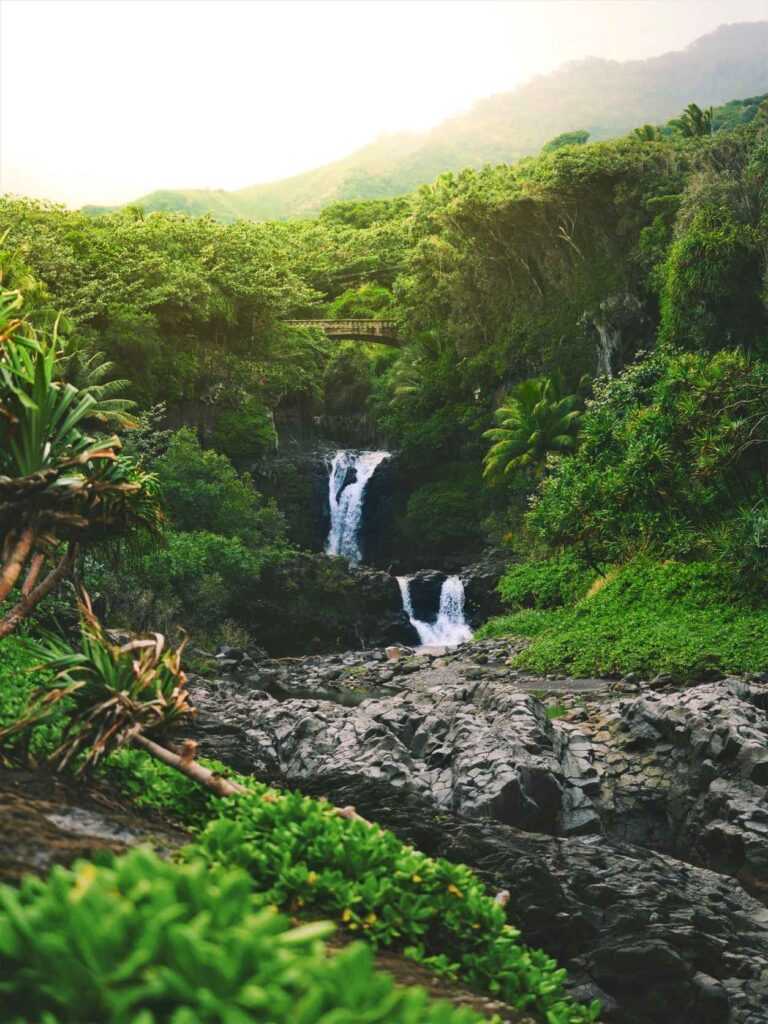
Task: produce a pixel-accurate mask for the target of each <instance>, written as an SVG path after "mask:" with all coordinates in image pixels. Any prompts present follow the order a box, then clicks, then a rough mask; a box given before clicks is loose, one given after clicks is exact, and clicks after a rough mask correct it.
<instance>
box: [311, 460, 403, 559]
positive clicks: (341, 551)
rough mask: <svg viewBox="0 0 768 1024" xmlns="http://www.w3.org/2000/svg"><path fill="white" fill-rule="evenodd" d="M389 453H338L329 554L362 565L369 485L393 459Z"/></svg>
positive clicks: (332, 472)
mask: <svg viewBox="0 0 768 1024" xmlns="http://www.w3.org/2000/svg"><path fill="white" fill-rule="evenodd" d="M389 454H390V453H389V452H355V451H347V450H342V451H338V452H336V454H335V456H334V457H333V462H332V463H331V466H330V473H329V477H328V504H329V506H330V510H331V528H330V530H329V531H328V540H327V542H326V545H325V550H326V553H327V554H329V555H342V556H343V557H344V558H348V559H349V560H350V562H355V563H357V562H360V561H361V560H362V552H361V550H360V526H361V524H362V520H363V499H364V496H365V486H366V484H367V483H368V481H369V480H370V479H371V477H372V476H373V474H374V473H375V471H376V467H377V466H378V465H379V464H380V463H382V462H383V461H384V459H387V458H389Z"/></svg>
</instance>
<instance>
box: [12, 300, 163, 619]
mask: <svg viewBox="0 0 768 1024" xmlns="http://www.w3.org/2000/svg"><path fill="white" fill-rule="evenodd" d="M22 304H23V298H22V295H21V293H20V292H19V291H10V290H8V289H5V288H2V286H1V285H0V606H2V603H3V602H5V601H6V600H8V599H9V598H10V597H12V595H13V592H14V591H16V590H18V594H17V601H16V603H15V604H14V605H13V606H12V607H11V608H10V609H9V610H6V611H4V612H2V611H0V638H2V637H4V636H7V635H8V634H9V633H11V632H13V630H15V629H16V628H17V627H18V625H19V624H20V623H21V622H22V621H23V620H24V619H25V618H26V617H27V616H28V615H29V614H30V613H31V612H32V610H33V609H34V608H35V607H36V606H37V605H38V604H39V603H40V601H42V600H43V598H44V597H46V596H47V595H48V594H49V593H50V592H51V591H52V590H53V589H54V587H56V586H57V584H58V583H59V582H60V581H61V580H63V579H64V578H65V577H66V576H67V575H68V574H69V573H70V572H71V571H72V569H73V567H74V565H75V562H76V558H77V555H78V552H79V551H80V550H81V549H82V548H83V546H85V545H88V544H93V543H96V542H99V541H104V540H112V539H114V538H115V537H117V536H120V535H121V534H124V533H126V532H129V531H131V530H133V529H135V528H137V527H144V528H149V529H155V528H157V527H158V525H159V522H160V510H159V505H158V503H157V500H156V492H157V486H156V480H155V478H154V476H152V475H151V474H148V473H146V472H144V471H143V470H141V469H140V468H139V467H138V466H137V465H136V464H135V463H134V462H133V461H132V460H130V459H127V458H125V457H124V456H122V455H121V454H120V441H119V439H118V438H117V437H100V436H92V435H91V434H90V433H87V432H86V429H85V428H86V424H87V423H88V421H89V420H92V419H93V415H94V410H95V409H97V408H98V400H97V398H96V397H95V396H94V394H92V393H89V391H88V390H87V389H86V390H80V389H79V388H77V387H75V386H74V385H73V384H71V383H65V382H64V381H62V380H61V379H60V374H59V368H60V365H61V359H62V354H63V352H62V344H61V341H60V339H59V337H58V334H57V331H56V329H55V328H54V330H53V332H52V334H51V335H50V336H48V337H44V336H39V335H37V334H36V333H35V331H34V330H33V329H32V327H31V326H30V324H29V323H28V322H27V321H26V320H25V319H24V317H23V315H22V313H21V308H22Z"/></svg>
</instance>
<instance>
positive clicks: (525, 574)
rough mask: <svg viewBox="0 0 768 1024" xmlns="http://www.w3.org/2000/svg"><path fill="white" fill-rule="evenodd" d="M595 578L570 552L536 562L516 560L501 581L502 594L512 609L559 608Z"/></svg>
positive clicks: (580, 595) (577, 595)
mask: <svg viewBox="0 0 768 1024" xmlns="http://www.w3.org/2000/svg"><path fill="white" fill-rule="evenodd" d="M594 579H595V573H594V570H590V569H589V568H588V567H587V566H586V565H585V564H584V563H583V562H582V561H581V560H580V559H579V558H578V556H577V555H575V554H574V553H573V552H571V551H567V552H565V553H564V554H562V555H557V556H555V557H554V558H548V559H542V560H541V561H536V562H513V563H512V564H511V565H510V566H509V568H508V569H507V571H506V572H505V573H504V575H503V576H502V577H501V579H500V580H499V588H498V589H499V594H500V596H501V599H502V600H503V602H504V604H506V605H508V606H509V607H511V608H559V607H560V606H562V605H569V604H573V603H574V602H575V601H577V600H578V599H579V598H580V597H583V596H584V594H585V592H586V591H587V589H588V588H589V586H590V585H591V583H592V582H593V581H594Z"/></svg>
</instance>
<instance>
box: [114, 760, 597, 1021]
mask: <svg viewBox="0 0 768 1024" xmlns="http://www.w3.org/2000/svg"><path fill="white" fill-rule="evenodd" d="M201 763H203V764H205V765H206V766H207V767H208V768H210V769H211V770H213V771H221V772H226V768H225V767H224V766H223V765H221V764H218V763H216V762H214V761H210V760H205V759H203V760H202V762H201ZM104 770H106V771H107V772H108V773H109V774H110V776H111V777H112V779H113V780H115V781H117V782H118V784H119V785H120V787H121V788H122V789H123V791H124V792H126V793H127V794H129V795H131V796H132V797H134V798H138V800H139V801H140V803H141V804H142V805H143V806H150V807H158V808H160V809H163V810H165V811H170V812H172V813H175V814H177V815H179V814H181V815H182V816H183V818H184V820H185V821H186V822H187V823H189V824H193V825H195V826H198V825H200V824H201V823H202V822H204V821H206V820H207V822H208V824H207V825H206V826H205V827H204V828H203V829H202V831H201V832H200V834H199V835H198V838H197V839H196V840H195V841H194V842H193V843H192V844H191V845H189V846H187V847H186V848H185V849H184V851H183V857H184V859H185V861H188V862H199V861H201V860H202V861H203V862H204V863H205V864H206V865H207V866H209V867H211V868H216V867H220V866H222V865H223V866H225V867H227V868H230V867H240V868H245V869H246V870H247V871H248V873H249V875H250V876H251V879H252V884H253V885H254V887H255V889H256V890H257V892H258V893H259V896H258V899H259V901H260V902H262V903H266V904H268V905H271V904H275V905H277V906H279V907H280V908H281V909H283V910H286V911H290V912H291V913H293V914H296V913H301V914H302V915H322V916H323V917H333V918H335V919H336V921H337V922H338V923H339V924H341V925H342V926H343V927H344V928H345V929H346V930H348V931H351V932H352V933H358V934H360V935H361V936H364V937H365V938H366V940H367V941H368V942H370V943H372V944H374V945H383V946H395V947H398V948H403V949H404V950H405V952H406V953H407V954H408V955H409V956H411V957H413V958H414V959H417V960H419V961H421V962H423V963H425V964H426V965H428V966H433V967H435V968H436V969H442V968H445V967H446V966H447V965H448V964H451V965H452V971H451V973H452V974H456V975H457V976H458V977H460V978H462V979H464V980H466V981H467V982H468V983H469V984H471V985H473V986H475V987H477V988H479V989H483V990H487V991H490V992H492V993H495V994H497V995H498V996H499V997H500V998H503V999H506V1000H508V1001H510V1002H512V1003H516V1004H518V1005H520V1006H527V1005H535V1006H536V1007H538V1008H539V1009H542V1010H544V1015H545V1018H546V1020H547V1021H548V1024H580V1022H583V1021H591V1020H595V1019H596V1017H597V1006H596V1004H595V1005H593V1006H592V1007H591V1008H589V1009H586V1008H584V1007H581V1006H577V1005H574V1004H572V1003H570V1002H569V1001H568V1000H566V999H565V997H564V995H563V990H562V981H563V979H564V977H565V972H564V971H562V970H559V969H558V968H557V965H556V964H555V962H554V961H553V960H552V959H551V958H549V957H547V956H546V954H544V953H542V952H540V951H537V950H529V949H527V948H526V947H524V946H520V945H519V944H518V941H517V940H518V937H519V933H518V932H517V930H516V929H514V928H511V927H509V926H508V925H507V924H506V920H505V914H504V911H503V909H502V907H500V906H499V905H498V904H497V903H496V902H495V901H494V900H493V899H492V898H491V897H489V896H488V895H487V894H486V892H485V888H484V886H483V885H482V883H481V882H480V881H478V879H477V878H476V877H475V876H474V874H473V873H472V871H471V870H470V869H469V868H467V867H465V866H463V865H460V864H458V865H457V864H451V863H449V862H448V861H445V860H435V859H433V858H431V857H427V856H426V855H425V854H423V853H420V852H418V851H416V850H414V849H413V848H412V847H410V846H407V845H405V844H403V843H402V842H401V841H400V840H399V839H397V838H396V837H395V836H394V835H393V834H392V833H390V832H386V831H384V830H383V829H380V828H379V827H378V826H375V825H374V826H369V825H367V824H366V823H365V822H362V821H359V820H349V819H348V818H345V817H342V816H340V815H339V814H338V812H337V810H336V809H335V808H334V807H332V806H331V805H330V804H328V803H326V802H325V801H323V800H316V799H313V798H310V797H306V796H303V795H302V794H300V793H292V792H281V791H278V790H274V789H271V788H269V787H268V786H266V785H264V784H263V783H259V782H256V781H255V780H254V779H251V778H246V777H243V776H235V778H236V780H237V781H238V782H239V783H240V784H241V785H243V786H245V787H246V789H247V790H248V793H247V795H245V796H243V797H237V798H235V799H232V800H225V801H222V800H218V799H216V798H214V797H212V796H211V794H210V793H209V792H203V791H202V790H199V789H198V790H196V789H194V787H192V786H191V784H190V783H189V782H188V781H187V780H186V779H184V778H181V777H179V776H178V774H177V773H176V772H174V771H173V770H172V769H171V768H168V767H166V766H165V765H162V764H157V763H155V762H151V761H150V760H149V759H148V758H143V757H142V756H141V755H140V754H138V753H137V752H135V751H120V752H118V753H117V754H116V755H114V756H113V757H112V758H111V759H110V761H109V763H108V764H107V765H106V766H105V769H104ZM228 774H230V775H231V774H232V773H228ZM174 791H175V792H176V793H177V794H178V800H176V801H175V802H174Z"/></svg>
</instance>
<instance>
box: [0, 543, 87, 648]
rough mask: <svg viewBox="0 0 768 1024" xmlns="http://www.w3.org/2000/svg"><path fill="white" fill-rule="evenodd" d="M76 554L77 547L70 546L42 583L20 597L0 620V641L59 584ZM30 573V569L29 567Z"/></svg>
mask: <svg viewBox="0 0 768 1024" xmlns="http://www.w3.org/2000/svg"><path fill="white" fill-rule="evenodd" d="M76 553H77V545H75V544H70V546H69V548H68V549H67V553H66V554H65V555H63V556H62V558H61V560H60V562H59V564H58V565H57V566H56V568H55V569H52V570H51V572H49V573H48V575H47V576H46V577H45V579H44V580H43V582H42V583H38V585H37V586H36V587H35V588H34V589H33V590H31V591H30V592H29V593H28V594H24V595H22V598H21V600H20V601H19V603H18V604H17V605H16V606H15V607H14V608H12V609H11V610H10V611H9V612H8V614H7V615H6V616H5V618H4V619H0V640H2V639H3V637H6V636H8V635H9V634H10V633H12V632H13V631H14V629H16V627H17V626H18V625H19V623H21V622H23V621H24V619H25V618H26V617H27V616H28V615H29V613H30V612H31V611H32V609H33V608H35V607H36V605H38V604H39V603H40V602H41V601H42V599H43V598H44V597H46V596H47V595H48V594H50V592H51V591H52V590H53V588H54V587H55V586H56V585H57V584H58V583H60V582H61V580H62V579H63V578H64V577H65V576H66V575H67V573H68V572H69V570H70V569H71V568H72V565H73V563H74V560H75V555H76ZM31 572H32V567H30V573H31ZM38 572H39V570H38Z"/></svg>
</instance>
